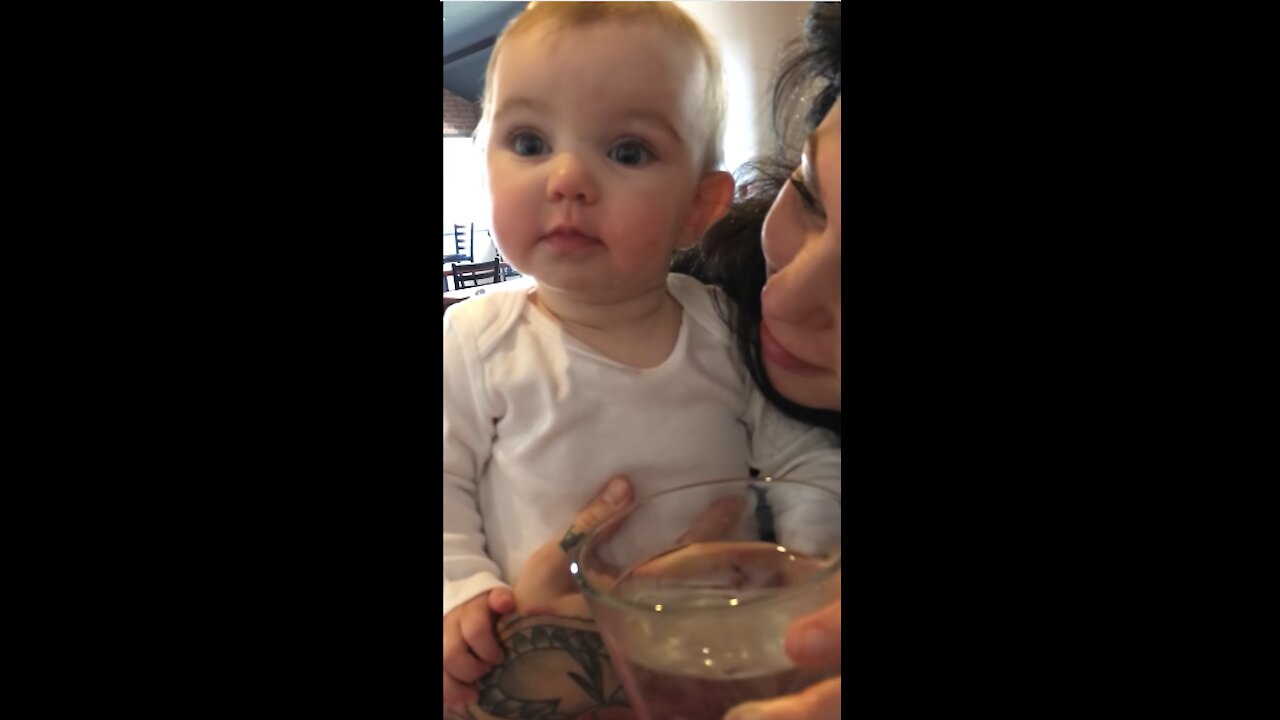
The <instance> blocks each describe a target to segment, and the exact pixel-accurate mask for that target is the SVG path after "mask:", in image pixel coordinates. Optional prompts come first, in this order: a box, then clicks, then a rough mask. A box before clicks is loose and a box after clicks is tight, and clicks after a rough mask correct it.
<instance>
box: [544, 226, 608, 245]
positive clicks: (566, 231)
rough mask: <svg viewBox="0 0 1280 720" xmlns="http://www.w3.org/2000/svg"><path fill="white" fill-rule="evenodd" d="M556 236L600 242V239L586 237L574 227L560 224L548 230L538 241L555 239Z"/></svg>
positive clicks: (586, 235)
mask: <svg viewBox="0 0 1280 720" xmlns="http://www.w3.org/2000/svg"><path fill="white" fill-rule="evenodd" d="M557 236H558V237H576V238H582V239H584V240H593V241H595V242H600V238H597V237H593V236H591V235H588V234H587V233H585V232H583V231H582V230H580V229H579V228H578V227H577V226H576V225H570V224H568V223H561V224H559V225H556V226H555V227H553V228H551V229H550V230H548V231H547V232H546V234H544V235H543V236H542V237H541V238H540V239H542V240H546V239H547V238H551V237H557Z"/></svg>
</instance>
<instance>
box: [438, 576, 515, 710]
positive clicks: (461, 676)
mask: <svg viewBox="0 0 1280 720" xmlns="http://www.w3.org/2000/svg"><path fill="white" fill-rule="evenodd" d="M514 607H515V601H514V598H513V597H512V595H511V591H510V590H508V589H507V588H494V589H493V590H490V591H489V592H487V593H484V594H482V595H477V596H475V597H473V598H471V599H470V600H468V601H466V602H465V603H463V604H461V605H459V606H457V607H455V608H454V609H452V610H450V611H449V613H448V614H447V615H445V616H444V704H445V705H460V704H464V703H473V702H476V701H477V700H479V699H480V694H479V693H478V692H476V689H475V682H476V681H477V680H479V679H480V678H482V677H484V674H485V673H487V672H489V670H490V669H491V668H493V666H494V665H497V664H498V663H500V662H502V657H503V656H502V648H500V647H498V638H497V636H496V635H495V634H494V632H493V621H494V618H493V615H492V614H493V613H497V614H498V615H502V614H504V613H508V612H511V610H512V609H513V608H514Z"/></svg>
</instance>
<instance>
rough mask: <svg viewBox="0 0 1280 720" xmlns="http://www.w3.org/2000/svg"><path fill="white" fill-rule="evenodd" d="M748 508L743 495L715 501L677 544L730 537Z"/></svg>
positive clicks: (692, 523) (677, 540)
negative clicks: (743, 512)
mask: <svg viewBox="0 0 1280 720" xmlns="http://www.w3.org/2000/svg"><path fill="white" fill-rule="evenodd" d="M746 507H747V499H746V498H744V497H742V496H741V495H731V496H729V497H722V498H719V499H717V500H715V501H713V502H712V503H711V504H710V505H708V506H707V509H706V510H703V511H702V514H701V515H699V516H698V517H697V518H694V520H693V522H691V523H689V529H688V530H685V531H684V533H683V534H681V535H680V537H678V538H676V544H677V545H681V544H684V543H697V542H707V541H709V540H720V539H721V538H725V537H728V536H729V534H730V533H732V532H733V531H734V530H735V529H736V528H737V527H738V521H739V520H741V519H742V511H743V510H745V509H746Z"/></svg>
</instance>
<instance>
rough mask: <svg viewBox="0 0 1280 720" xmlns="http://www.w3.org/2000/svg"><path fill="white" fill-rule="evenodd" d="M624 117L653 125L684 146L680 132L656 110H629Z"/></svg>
mask: <svg viewBox="0 0 1280 720" xmlns="http://www.w3.org/2000/svg"><path fill="white" fill-rule="evenodd" d="M622 117H623V118H625V119H627V120H636V121H639V122H642V123H645V124H646V125H653V126H655V127H657V128H658V129H659V130H661V131H663V132H665V133H666V134H668V135H670V136H671V137H672V138H673V139H675V141H676V142H678V143H681V144H683V143H684V138H682V137H681V136H680V132H679V131H678V130H676V129H675V127H673V126H672V125H671V123H670V122H668V121H667V117H666V116H665V115H663V114H662V113H660V112H656V111H654V110H627V111H625V112H623V113H622Z"/></svg>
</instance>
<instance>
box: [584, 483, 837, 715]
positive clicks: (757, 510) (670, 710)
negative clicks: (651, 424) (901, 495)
mask: <svg viewBox="0 0 1280 720" xmlns="http://www.w3.org/2000/svg"><path fill="white" fill-rule="evenodd" d="M839 486H840V485H839V480H832V481H830V482H822V483H820V484H811V483H807V482H795V481H788V480H782V479H776V480H775V479H772V478H763V479H754V478H743V479H732V480H717V481H711V482H704V483H697V484H694V485H688V486H684V487H681V488H677V489H674V490H668V491H665V492H660V493H657V494H654V495H651V496H648V497H645V498H640V499H639V500H638V501H637V502H636V503H635V504H634V505H633V506H631V507H630V508H627V509H625V510H622V511H619V512H618V513H615V514H614V515H613V516H611V517H610V518H608V519H607V520H606V521H605V522H604V523H603V524H602V525H601V526H600V527H598V528H597V529H596V530H595V531H593V532H591V533H588V534H587V536H586V537H585V538H584V539H583V540H582V541H581V542H580V543H579V544H578V546H577V548H576V551H575V553H574V558H573V563H572V564H571V566H570V571H571V572H572V573H573V576H574V578H575V579H576V580H577V582H578V585H579V587H581V589H582V593H583V595H584V596H585V597H586V600H587V604H588V606H589V607H590V609H591V613H592V615H593V616H594V618H595V620H596V624H597V626H598V627H599V629H600V633H601V635H602V637H603V638H604V642H605V646H606V647H607V648H608V651H609V656H610V658H611V659H612V661H613V666H614V669H615V670H616V671H617V673H618V676H619V679H620V680H621V681H622V684H623V687H624V688H625V689H626V693H627V697H628V699H629V700H630V702H631V707H632V708H633V709H634V710H635V712H636V714H637V716H638V717H639V718H641V720H704V719H705V720H720V719H721V718H722V717H723V716H724V714H725V713H726V712H727V711H728V710H729V709H730V708H732V707H733V706H735V705H737V704H739V703H743V702H747V701H749V700H761V699H766V698H772V697H777V696H779V695H785V694H790V693H794V692H797V691H799V690H802V689H804V688H806V687H808V686H809V685H812V684H813V683H815V682H818V681H819V680H822V679H825V678H828V677H833V676H835V675H837V674H838V673H839V668H834V667H831V668H803V669H802V668H797V667H796V666H795V665H794V664H793V663H792V662H791V661H790V659H788V658H787V655H786V651H785V650H784V648H783V637H784V635H785V634H786V630H787V626H788V625H790V623H791V622H792V621H793V620H795V619H797V618H799V617H801V616H803V615H807V614H809V613H812V612H814V611H816V610H819V609H821V608H823V607H825V606H827V605H829V604H831V603H832V602H834V601H835V600H837V599H839V597H840V494H839Z"/></svg>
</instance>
